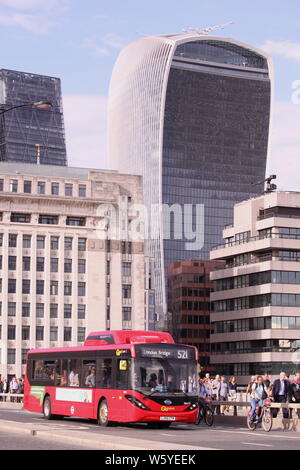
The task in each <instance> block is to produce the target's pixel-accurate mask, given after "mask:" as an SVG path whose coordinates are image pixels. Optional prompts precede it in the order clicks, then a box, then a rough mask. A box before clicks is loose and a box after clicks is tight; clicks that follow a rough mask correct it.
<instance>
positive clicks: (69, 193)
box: [65, 183, 73, 196]
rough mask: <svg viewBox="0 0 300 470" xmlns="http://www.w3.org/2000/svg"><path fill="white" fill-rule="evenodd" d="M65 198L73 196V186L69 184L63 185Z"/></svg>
mask: <svg viewBox="0 0 300 470" xmlns="http://www.w3.org/2000/svg"><path fill="white" fill-rule="evenodd" d="M65 196H73V185H72V184H70V183H66V184H65Z"/></svg>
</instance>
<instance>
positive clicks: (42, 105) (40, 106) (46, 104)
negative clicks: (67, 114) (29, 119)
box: [0, 101, 53, 115]
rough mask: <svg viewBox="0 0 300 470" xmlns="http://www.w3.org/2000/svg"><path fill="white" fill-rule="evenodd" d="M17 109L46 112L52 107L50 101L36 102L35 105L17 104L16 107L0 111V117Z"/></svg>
mask: <svg viewBox="0 0 300 470" xmlns="http://www.w3.org/2000/svg"><path fill="white" fill-rule="evenodd" d="M17 108H35V109H43V110H45V111H47V110H50V109H52V108H53V105H52V103H50V101H37V102H35V103H25V104H19V105H17V106H11V107H10V108H7V109H1V110H0V115H1V114H4V113H7V112H8V111H12V110H13V109H17Z"/></svg>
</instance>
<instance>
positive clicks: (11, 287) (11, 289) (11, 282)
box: [8, 279, 17, 294]
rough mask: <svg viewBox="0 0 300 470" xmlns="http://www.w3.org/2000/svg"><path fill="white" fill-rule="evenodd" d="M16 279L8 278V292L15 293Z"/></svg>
mask: <svg viewBox="0 0 300 470" xmlns="http://www.w3.org/2000/svg"><path fill="white" fill-rule="evenodd" d="M16 284H17V281H16V279H8V293H9V294H15V293H16Z"/></svg>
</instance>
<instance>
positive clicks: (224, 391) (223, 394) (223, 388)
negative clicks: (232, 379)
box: [220, 375, 229, 415]
mask: <svg viewBox="0 0 300 470" xmlns="http://www.w3.org/2000/svg"><path fill="white" fill-rule="evenodd" d="M228 395H229V385H228V382H227V381H226V377H225V376H224V375H222V377H221V381H220V400H221V401H227V399H228ZM226 408H227V406H226V405H221V410H220V411H221V415H224V414H225V411H226Z"/></svg>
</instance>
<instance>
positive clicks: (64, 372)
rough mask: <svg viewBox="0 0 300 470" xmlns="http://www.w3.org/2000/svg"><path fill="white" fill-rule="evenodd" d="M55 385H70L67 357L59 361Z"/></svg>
mask: <svg viewBox="0 0 300 470" xmlns="http://www.w3.org/2000/svg"><path fill="white" fill-rule="evenodd" d="M55 385H56V387H67V385H68V360H66V359H60V360H58V361H57V366H56V374H55Z"/></svg>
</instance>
